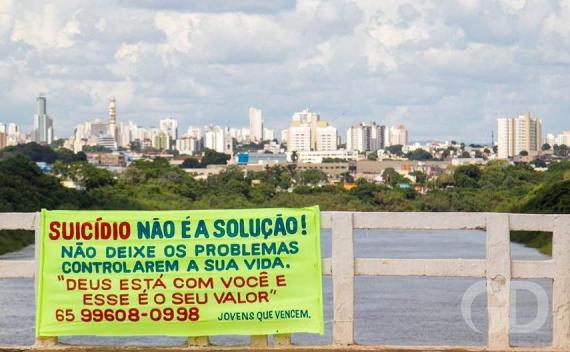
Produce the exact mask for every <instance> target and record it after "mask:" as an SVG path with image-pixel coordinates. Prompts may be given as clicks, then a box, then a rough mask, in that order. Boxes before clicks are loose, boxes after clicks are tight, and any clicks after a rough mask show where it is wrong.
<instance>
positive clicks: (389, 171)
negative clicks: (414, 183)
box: [382, 167, 410, 187]
mask: <svg viewBox="0 0 570 352" xmlns="http://www.w3.org/2000/svg"><path fill="white" fill-rule="evenodd" d="M382 179H383V180H384V183H385V184H387V185H390V186H392V187H395V186H397V185H398V184H400V183H410V180H409V179H407V178H405V177H404V176H402V175H400V174H399V173H397V172H396V170H395V169H394V168H393V167H388V168H386V169H384V171H383V172H382Z"/></svg>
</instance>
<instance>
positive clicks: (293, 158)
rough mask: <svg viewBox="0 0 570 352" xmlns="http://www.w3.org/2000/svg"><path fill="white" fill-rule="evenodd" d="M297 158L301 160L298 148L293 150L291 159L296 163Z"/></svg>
mask: <svg viewBox="0 0 570 352" xmlns="http://www.w3.org/2000/svg"><path fill="white" fill-rule="evenodd" d="M297 160H299V155H298V154H297V151H296V150H293V152H292V153H291V161H292V162H293V163H295V164H296V163H297Z"/></svg>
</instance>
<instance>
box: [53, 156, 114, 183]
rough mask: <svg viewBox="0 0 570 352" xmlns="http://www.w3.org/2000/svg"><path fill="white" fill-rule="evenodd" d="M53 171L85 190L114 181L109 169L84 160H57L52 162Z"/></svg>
mask: <svg viewBox="0 0 570 352" xmlns="http://www.w3.org/2000/svg"><path fill="white" fill-rule="evenodd" d="M53 173H54V174H56V175H58V176H60V177H62V178H67V179H70V180H72V181H73V182H75V183H77V184H78V185H79V186H80V187H82V188H85V189H87V190H91V189H94V188H98V187H104V186H110V185H112V184H114V182H115V180H114V179H113V175H112V174H111V173H110V172H109V171H107V170H104V169H99V168H97V167H95V166H93V165H91V164H89V163H86V162H74V163H69V164H65V163H62V162H60V161H58V162H56V163H55V164H54V167H53Z"/></svg>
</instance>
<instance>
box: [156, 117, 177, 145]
mask: <svg viewBox="0 0 570 352" xmlns="http://www.w3.org/2000/svg"><path fill="white" fill-rule="evenodd" d="M160 130H161V131H162V132H164V133H166V134H167V135H168V136H169V137H170V139H171V140H176V139H178V120H175V119H172V118H166V119H162V120H160Z"/></svg>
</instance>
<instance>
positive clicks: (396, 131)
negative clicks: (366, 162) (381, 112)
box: [388, 125, 408, 145]
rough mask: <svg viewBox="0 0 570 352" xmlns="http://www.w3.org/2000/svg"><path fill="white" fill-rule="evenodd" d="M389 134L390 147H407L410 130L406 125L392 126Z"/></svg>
mask: <svg viewBox="0 0 570 352" xmlns="http://www.w3.org/2000/svg"><path fill="white" fill-rule="evenodd" d="M389 131H390V132H389V133H388V140H389V142H390V144H389V145H398V144H399V145H407V144H408V129H407V128H406V126H404V125H396V126H391V127H390V129H389Z"/></svg>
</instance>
